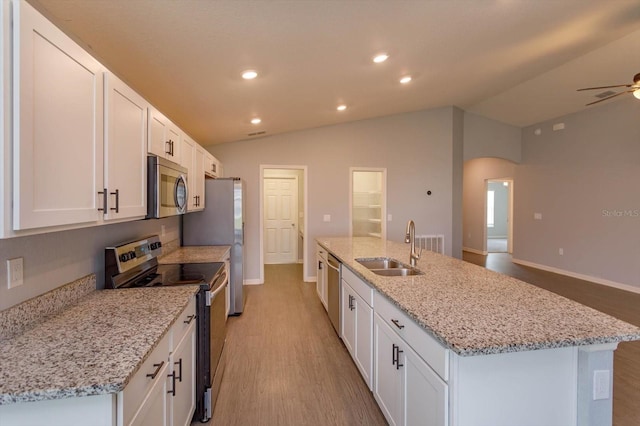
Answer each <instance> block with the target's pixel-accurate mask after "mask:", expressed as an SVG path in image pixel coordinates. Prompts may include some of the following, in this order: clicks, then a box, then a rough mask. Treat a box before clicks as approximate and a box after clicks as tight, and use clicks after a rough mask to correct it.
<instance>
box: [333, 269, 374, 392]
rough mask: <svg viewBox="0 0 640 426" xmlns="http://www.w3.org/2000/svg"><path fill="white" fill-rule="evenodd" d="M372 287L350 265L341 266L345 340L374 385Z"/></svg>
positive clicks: (363, 371)
mask: <svg viewBox="0 0 640 426" xmlns="http://www.w3.org/2000/svg"><path fill="white" fill-rule="evenodd" d="M372 292H373V290H372V289H371V287H369V286H368V285H367V284H365V283H364V281H362V280H361V279H359V278H357V277H356V276H355V275H354V274H353V273H352V272H351V271H350V270H349V269H347V268H346V267H344V266H343V268H342V301H343V302H342V312H341V314H342V315H341V316H342V341H343V342H344V344H345V346H346V347H347V349H348V350H349V353H350V354H351V357H352V358H353V361H354V362H355V364H356V366H357V367H358V369H359V370H360V374H362V377H363V379H364V381H365V382H366V383H367V386H369V389H372V388H373V308H372V307H371V303H372Z"/></svg>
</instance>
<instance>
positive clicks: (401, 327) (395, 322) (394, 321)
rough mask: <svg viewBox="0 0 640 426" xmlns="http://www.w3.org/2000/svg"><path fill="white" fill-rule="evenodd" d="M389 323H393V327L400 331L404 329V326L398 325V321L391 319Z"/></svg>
mask: <svg viewBox="0 0 640 426" xmlns="http://www.w3.org/2000/svg"><path fill="white" fill-rule="evenodd" d="M391 322H392V323H393V325H395V326H396V327H398V328H399V329H400V330H402V329H403V328H404V325H402V324H400V321H398V320H397V319H392V320H391Z"/></svg>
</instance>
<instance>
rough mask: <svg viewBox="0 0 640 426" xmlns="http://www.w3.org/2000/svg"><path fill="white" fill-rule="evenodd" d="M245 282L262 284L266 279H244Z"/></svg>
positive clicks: (246, 283) (245, 283)
mask: <svg viewBox="0 0 640 426" xmlns="http://www.w3.org/2000/svg"><path fill="white" fill-rule="evenodd" d="M243 284H244V285H260V284H264V281H262V280H261V279H260V278H252V279H250V280H244V281H243Z"/></svg>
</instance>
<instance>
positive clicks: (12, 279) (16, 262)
mask: <svg viewBox="0 0 640 426" xmlns="http://www.w3.org/2000/svg"><path fill="white" fill-rule="evenodd" d="M22 268H23V260H22V258H21V257H17V258H15V259H8V260H7V287H8V288H14V287H18V286H21V285H22V284H23V282H22V273H23V271H22Z"/></svg>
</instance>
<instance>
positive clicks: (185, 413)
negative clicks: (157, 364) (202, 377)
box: [168, 322, 196, 426]
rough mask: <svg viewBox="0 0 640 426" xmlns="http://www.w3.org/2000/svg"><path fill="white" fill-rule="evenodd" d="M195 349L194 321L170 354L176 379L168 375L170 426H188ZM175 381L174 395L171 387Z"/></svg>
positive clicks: (192, 405) (192, 407)
mask: <svg viewBox="0 0 640 426" xmlns="http://www.w3.org/2000/svg"><path fill="white" fill-rule="evenodd" d="M195 350H196V328H195V322H193V323H192V324H191V326H190V329H189V330H188V331H187V334H186V335H185V336H184V338H183V339H182V341H181V342H180V343H179V344H178V346H177V347H176V349H175V351H174V353H173V355H172V356H171V358H172V362H173V367H172V368H173V373H174V374H175V375H176V379H173V377H169V385H168V386H169V392H170V393H169V394H168V397H169V398H171V402H170V405H171V418H172V422H171V426H189V425H190V424H191V417H193V413H194V411H195V407H196V395H195V388H196V384H195V378H196V369H195ZM174 382H175V395H173V392H172V389H173V386H174Z"/></svg>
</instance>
